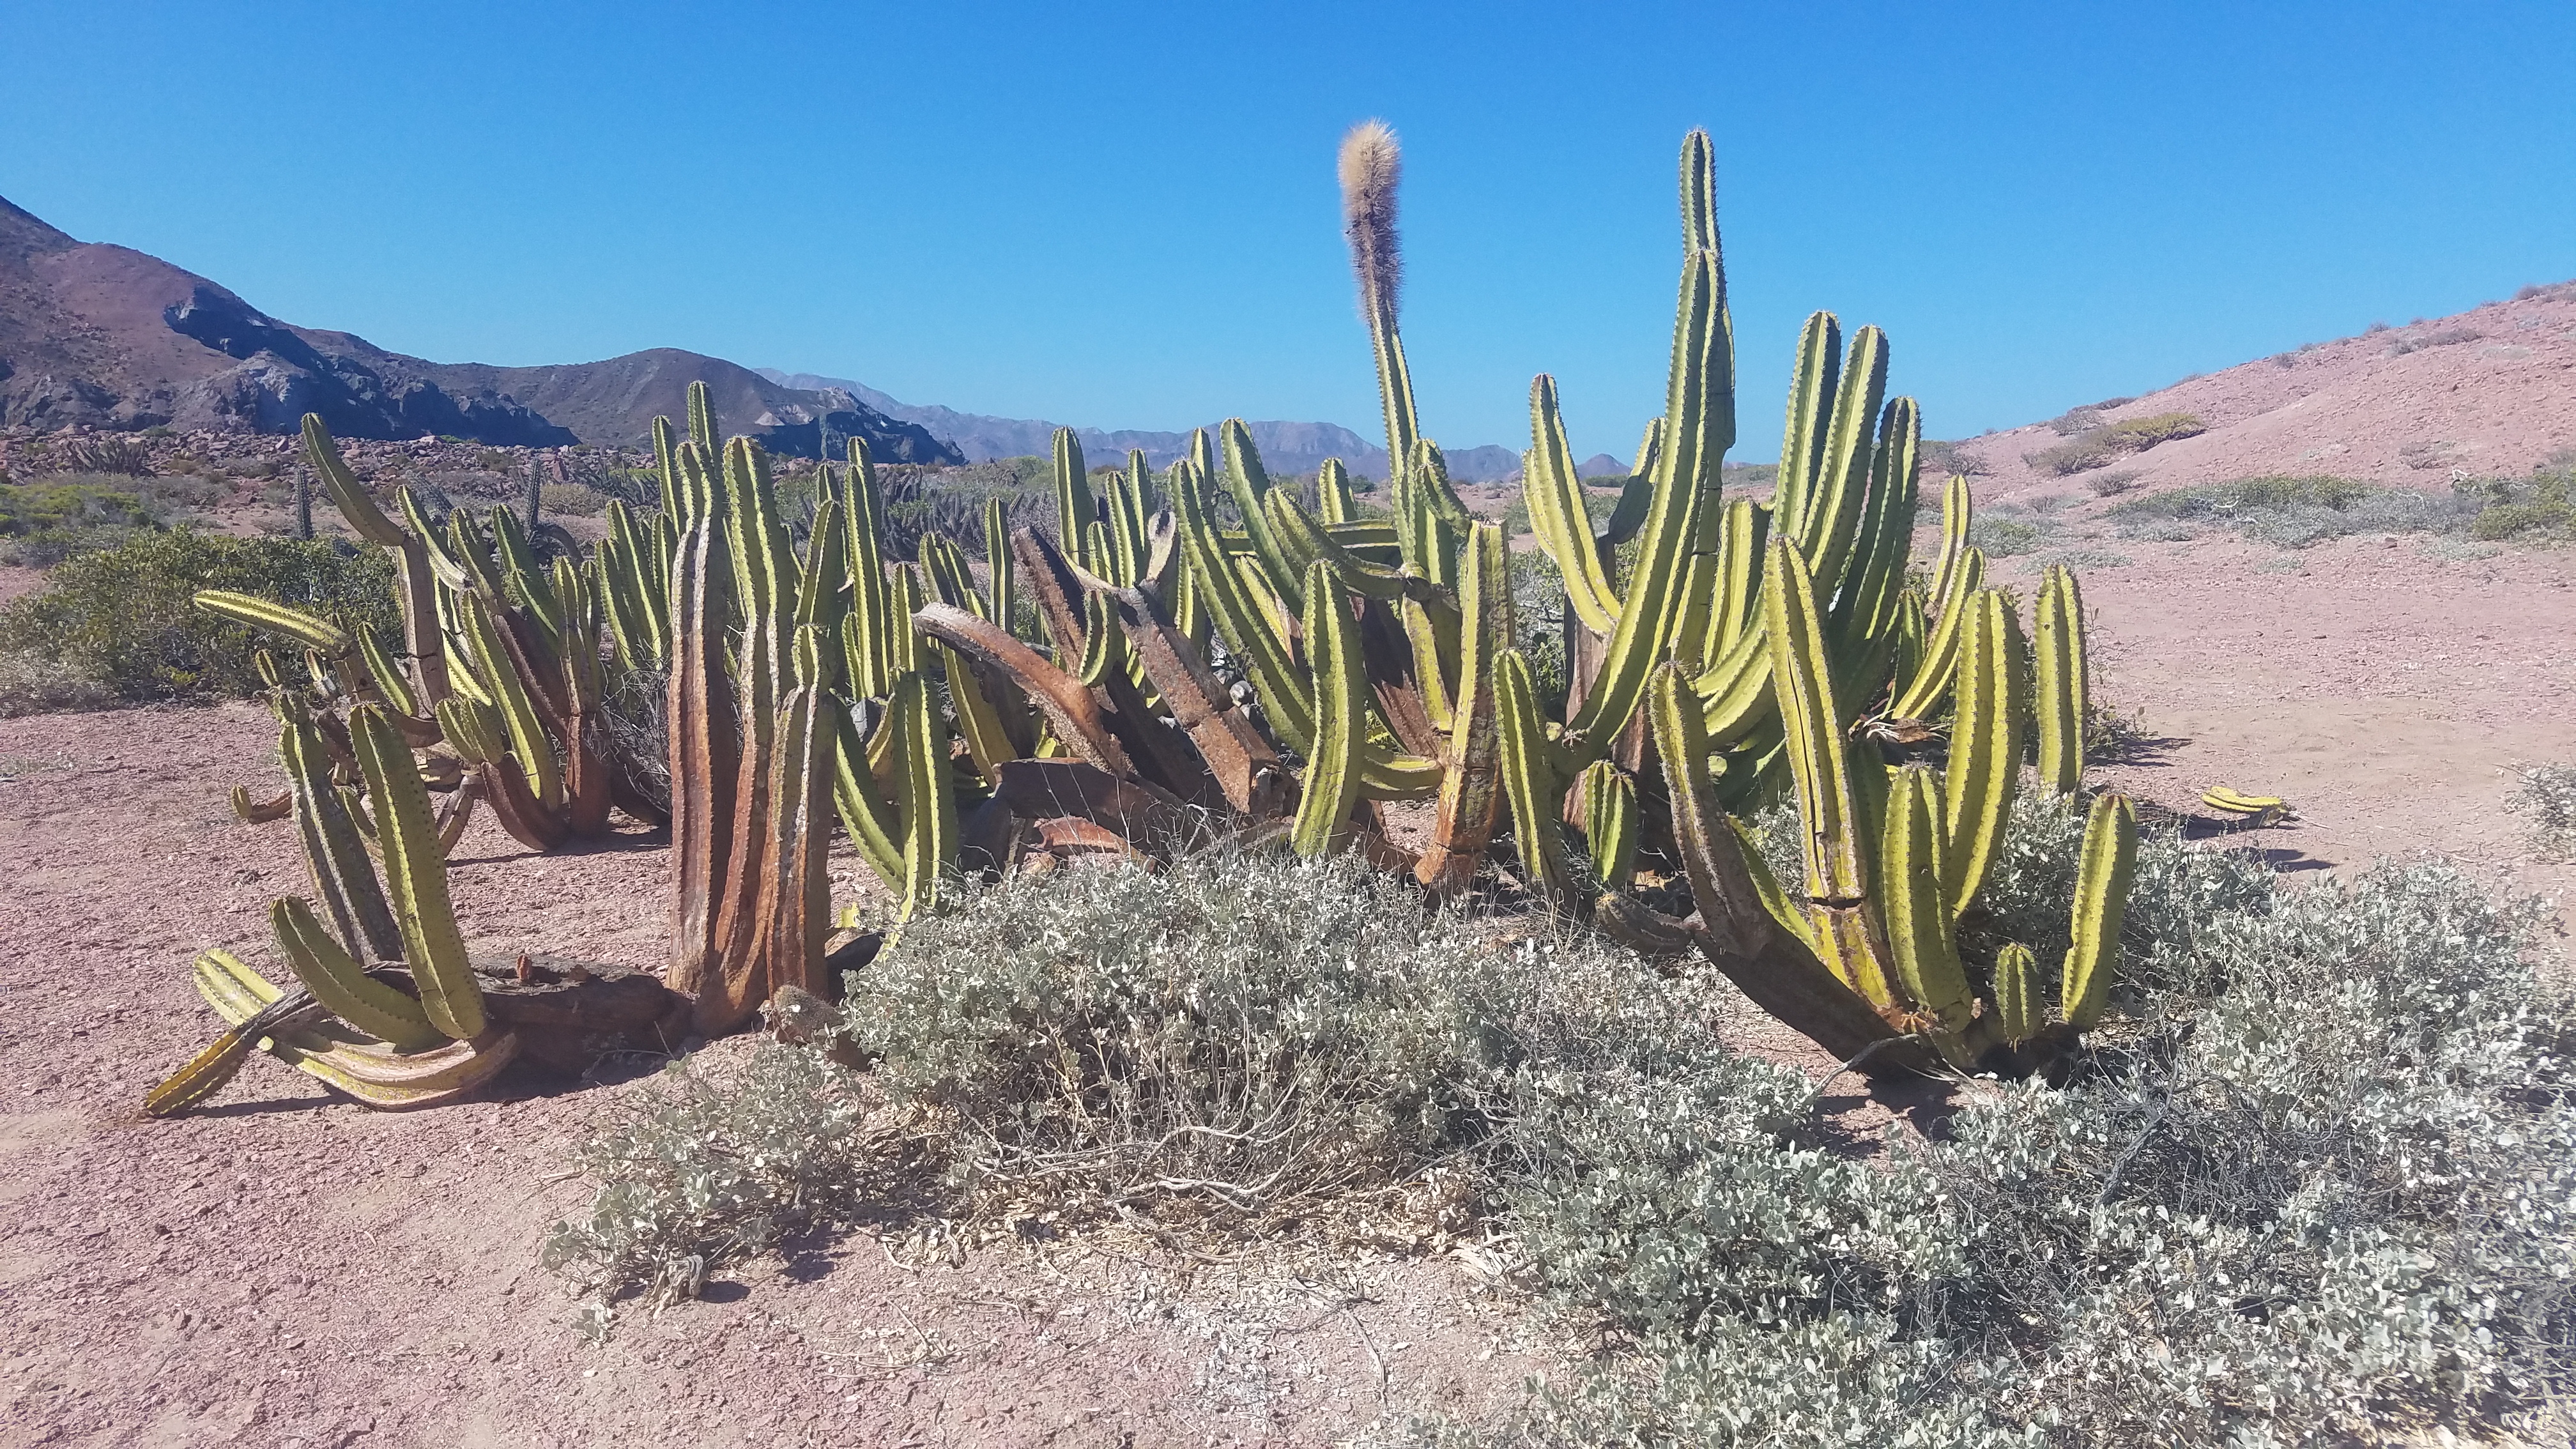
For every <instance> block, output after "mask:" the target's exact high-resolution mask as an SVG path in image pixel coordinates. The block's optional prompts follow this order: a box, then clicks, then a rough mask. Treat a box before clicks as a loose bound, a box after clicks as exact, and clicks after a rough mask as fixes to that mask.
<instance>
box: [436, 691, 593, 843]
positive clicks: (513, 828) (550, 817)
mask: <svg viewBox="0 0 2576 1449" xmlns="http://www.w3.org/2000/svg"><path fill="white" fill-rule="evenodd" d="M438 721H439V727H440V729H441V730H443V731H444V732H445V733H446V736H447V742H448V744H449V745H450V746H451V747H452V748H454V749H455V751H456V753H457V755H458V756H459V757H460V758H462V759H463V760H464V761H465V763H467V764H469V765H472V766H473V767H474V769H475V778H477V779H479V780H480V781H482V783H483V793H484V794H485V795H486V796H488V797H489V798H490V800H491V802H492V816H493V818H494V819H496V820H498V821H500V822H501V828H502V830H504V831H506V832H508V834H509V836H510V838H511V839H512V840H515V841H517V842H519V843H520V844H521V845H524V846H526V847H528V848H529V849H530V850H537V851H546V850H552V849H554V848H555V847H556V846H558V845H561V844H563V842H564V837H565V836H566V835H568V834H570V827H569V824H568V823H567V822H566V820H565V818H564V816H563V814H562V812H560V811H554V810H549V809H547V808H546V807H545V806H543V805H541V804H539V803H538V801H537V797H536V796H534V795H532V794H530V793H529V792H528V779H527V775H526V774H525V773H524V772H522V771H521V770H520V769H519V767H518V766H516V765H515V764H512V763H511V761H510V746H509V730H508V727H507V726H506V725H504V724H503V723H502V722H501V714H500V711H498V710H496V709H494V708H492V707H491V706H490V705H488V704H483V703H481V702H479V701H477V700H474V699H470V698H468V697H467V696H465V695H464V694H461V693H460V694H455V695H451V696H449V698H448V699H447V701H446V702H445V703H443V704H441V705H439V707H438ZM443 833H444V832H442V834H443Z"/></svg>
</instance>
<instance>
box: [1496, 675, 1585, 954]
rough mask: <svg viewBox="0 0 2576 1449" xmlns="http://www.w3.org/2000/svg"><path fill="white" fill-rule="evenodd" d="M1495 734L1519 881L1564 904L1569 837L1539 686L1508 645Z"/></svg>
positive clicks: (1537, 893)
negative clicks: (1543, 721)
mask: <svg viewBox="0 0 2576 1449" xmlns="http://www.w3.org/2000/svg"><path fill="white" fill-rule="evenodd" d="M1494 740H1495V746H1496V753H1497V755H1498V756H1499V758H1500V761H1501V765H1502V775H1503V794H1504V797H1505V798H1506V799H1507V800H1509V801H1510V802H1511V810H1512V844H1513V847H1514V849H1515V850H1516V851H1517V852H1518V853H1519V855H1520V864H1521V869H1520V873H1521V884H1522V887H1523V888H1524V889H1526V890H1527V891H1528V892H1529V893H1530V894H1531V895H1534V896H1536V897H1538V898H1539V899H1540V900H1542V901H1545V902H1547V903H1548V904H1549V905H1551V906H1554V907H1558V908H1562V907H1564V906H1566V905H1568V904H1570V903H1571V901H1572V894H1571V892H1569V891H1568V890H1567V888H1566V879H1565V840H1564V835H1563V830H1562V827H1561V826H1560V824H1559V823H1558V817H1557V807H1556V798H1557V794H1558V786H1557V781H1556V772H1555V767H1554V766H1553V764H1552V763H1551V762H1550V760H1549V757H1548V756H1549V750H1548V739H1547V735H1546V732H1545V728H1544V726H1543V725H1542V724H1541V722H1540V720H1539V714H1538V692H1537V690H1536V689H1535V688H1533V687H1532V685H1531V682H1530V670H1529V661H1528V660H1527V659H1524V658H1523V657H1522V656H1521V652H1520V651H1519V650H1517V649H1506V650H1504V651H1503V652H1502V656H1501V657H1500V658H1499V659H1497V660H1496V661H1495V665H1494Z"/></svg>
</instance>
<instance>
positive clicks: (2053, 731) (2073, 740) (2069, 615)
mask: <svg viewBox="0 0 2576 1449" xmlns="http://www.w3.org/2000/svg"><path fill="white" fill-rule="evenodd" d="M2038 614H2039V629H2038V640H2037V648H2036V649H2035V650H2034V651H2033V657H2034V658H2035V659H2036V661H2037V668H2036V670H2035V671H2034V672H2035V673H2036V675H2037V676H2038V681H2037V682H2038V689H2037V691H2036V693H2037V698H2036V700H2035V705H2036V713H2037V716H2038V720H2039V779H2040V783H2041V784H2042V785H2044V786H2046V787H2047V788H2048V789H2051V790H2054V791H2056V792H2057V793H2058V794H2060V795H2072V794H2074V793H2075V792H2076V791H2077V790H2078V789H2080V788H2081V787H2082V786H2083V784H2084V724H2085V714H2086V705H2087V701H2086V698H2085V677H2084V676H2085V672H2086V660H2085V649H2084V642H2085V641H2084V597H2083V595H2082V594H2080V593H2078V592H2077V591H2076V587H2075V574H2074V571H2073V570H2071V569H2068V568H2067V567H2066V566H2064V565H2063V564H2059V565H2055V566H2053V567H2051V568H2050V569H2049V571H2048V576H2047V578H2046V579H2045V580H2043V581H2042V582H2041V584H2040V586H2039V607H2038Z"/></svg>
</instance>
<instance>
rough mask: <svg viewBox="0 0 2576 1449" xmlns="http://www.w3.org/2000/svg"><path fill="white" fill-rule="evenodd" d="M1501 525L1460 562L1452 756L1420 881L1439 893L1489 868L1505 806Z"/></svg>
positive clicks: (1471, 544)
mask: <svg viewBox="0 0 2576 1449" xmlns="http://www.w3.org/2000/svg"><path fill="white" fill-rule="evenodd" d="M1507 547H1508V544H1507V543H1506V541H1505V540H1504V538H1503V530H1502V528H1501V526H1500V525H1498V524H1491V523H1479V524H1477V525H1475V526H1474V527H1473V528H1471V529H1470V530H1468V534H1467V555H1466V557H1465V558H1464V559H1463V560H1461V562H1462V564H1463V568H1462V570H1461V573H1462V577H1461V579H1460V584H1461V588H1460V590H1459V600H1458V604H1459V611H1460V613H1461V615H1462V616H1463V619H1462V623H1463V627H1462V628H1461V629H1460V631H1459V651H1458V687H1459V696H1458V698H1456V699H1455V700H1453V701H1451V702H1450V707H1449V716H1450V720H1449V728H1448V731H1447V735H1448V738H1447V741H1446V744H1447V751H1446V754H1445V755H1444V757H1443V758H1442V760H1441V764H1442V766H1443V769H1442V772H1441V777H1440V808H1439V812H1438V813H1437V814H1436V815H1435V816H1434V817H1433V819H1432V826H1431V841H1430V845H1429V848H1427V849H1426V850H1424V851H1423V853H1422V859H1421V860H1420V861H1419V862H1418V863H1417V864H1416V865H1415V867H1414V880H1415V881H1416V882H1417V883H1419V884H1420V885H1421V886H1422V887H1423V888H1424V889H1425V890H1428V891H1430V892H1431V893H1432V894H1433V895H1435V896H1446V895H1452V894H1455V893H1457V892H1459V891H1463V890H1465V889H1466V888H1467V885H1468V883H1469V882H1471V881H1472V880H1474V879H1475V876H1476V870H1477V867H1478V866H1480V865H1482V864H1483V862H1484V858H1485V850H1486V847H1487V845H1488V844H1489V843H1490V842H1491V840H1492V839H1493V835H1494V825H1495V818H1494V817H1495V815H1496V813H1497V812H1498V811H1499V810H1500V809H1501V808H1502V797H1503V791H1502V781H1501V778H1500V776H1501V767H1500V763H1499V760H1498V759H1497V754H1498V751H1499V749H1500V745H1499V743H1498V737H1497V731H1498V725H1497V722H1496V707H1495V699H1494V669H1495V661H1496V660H1497V659H1498V658H1499V657H1500V656H1501V655H1502V653H1503V651H1504V650H1506V649H1509V648H1510V647H1511V644H1512V586H1511V573H1510V566H1509V563H1508V561H1507V558H1506V554H1505V550H1506V548H1507Z"/></svg>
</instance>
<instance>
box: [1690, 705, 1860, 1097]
mask: <svg viewBox="0 0 2576 1449" xmlns="http://www.w3.org/2000/svg"><path fill="white" fill-rule="evenodd" d="M1646 709H1647V714H1648V718H1649V719H1650V721H1651V723H1652V728H1653V731H1654V736H1655V753H1656V756H1657V758H1659V759H1660V760H1661V761H1662V762H1663V770H1664V782H1665V787H1666V793H1667V794H1668V795H1669V796H1670V798H1671V801H1672V811H1673V839H1674V841H1675V843H1676V844H1678V845H1679V846H1680V847H1681V851H1682V861H1683V866H1684V869H1685V871H1686V872H1687V874H1688V878H1689V880H1690V887H1691V897H1692V899H1693V900H1694V901H1696V902H1697V903H1698V905H1699V915H1700V921H1701V925H1702V929H1701V930H1700V932H1699V933H1698V938H1697V939H1698V943H1699V947H1700V951H1701V954H1703V955H1705V956H1706V957H1708V959H1709V961H1710V962H1711V963H1712V964H1714V965H1715V966H1716V967H1717V968H1718V970H1719V971H1720V972H1722V973H1724V974H1725V976H1726V978H1727V979H1728V980H1730V981H1733V982H1734V983H1735V984H1736V985H1737V986H1738V987H1739V988H1740V989H1742V990H1743V992H1744V994H1745V995H1746V996H1748V997H1750V998H1751V999H1752V1001H1753V1003H1754V1004H1755V1005H1757V1006H1759V1007H1761V1008H1762V1009H1763V1010H1764V1011H1767V1012H1769V1013H1771V1015H1773V1016H1775V1017H1777V1018H1779V1019H1780V1020H1781V1021H1783V1022H1786V1023H1787V1024H1788V1025H1789V1026H1791V1027H1792V1028H1794V1029H1796V1030H1798V1031H1801V1032H1804V1033H1805V1034H1806V1035H1807V1036H1809V1037H1810V1038H1812V1039H1813V1040H1815V1041H1816V1042H1817V1043H1818V1044H1819V1045H1821V1046H1823V1047H1824V1048H1825V1049H1826V1050H1827V1051H1829V1052H1832V1053H1833V1054H1834V1055H1836V1056H1838V1057H1851V1056H1855V1055H1857V1054H1859V1053H1860V1052H1861V1051H1862V1050H1863V1049H1864V1048H1867V1047H1869V1046H1870V1045H1872V1044H1873V1043H1876V1042H1879V1041H1883V1040H1885V1039H1886V1038H1887V1037H1888V1035H1889V1034H1890V1033H1889V1031H1888V1028H1887V1025H1886V1023H1885V1022H1883V1021H1881V1020H1880V1019H1879V1016H1878V1014H1877V1013H1876V1012H1874V1011H1872V1010H1871V1009H1870V1006H1869V1004H1868V1003H1867V1002H1865V1001H1863V1000H1861V999H1860V998H1859V997H1858V996H1856V995H1854V994H1853V993H1852V990H1851V988H1850V987H1849V986H1847V985H1846V984H1844V983H1843V982H1842V981H1840V980H1838V979H1836V977H1835V976H1834V975H1833V973H1832V972H1831V971H1829V970H1827V969H1826V967H1825V965H1824V964H1823V963H1822V962H1821V961H1820V960H1819V959H1818V958H1817V955H1816V953H1815V951H1814V950H1813V949H1812V948H1811V947H1810V945H1809V944H1808V943H1807V939H1806V937H1805V933H1804V931H1803V929H1802V928H1801V927H1800V926H1799V925H1798V924H1797V923H1796V922H1795V920H1794V911H1793V910H1792V908H1790V907H1789V905H1788V904H1787V902H1786V901H1784V900H1780V899H1777V897H1778V896H1779V893H1780V892H1779V887H1778V885H1777V884H1776V883H1774V882H1772V881H1771V880H1770V873H1769V872H1768V871H1766V870H1763V869H1762V865H1761V855H1760V853H1759V852H1758V851H1755V850H1754V849H1752V847H1751V844H1750V842H1749V841H1747V840H1746V839H1745V837H1744V835H1743V833H1742V831H1741V827H1739V826H1738V825H1737V824H1736V823H1735V822H1734V821H1733V820H1731V819H1730V818H1728V817H1727V816H1726V815H1725V814H1723V813H1722V812H1720V811H1719V810H1718V808H1717V802H1716V799H1715V791H1714V789H1713V788H1712V786H1711V783H1710V781H1709V776H1708V741H1707V737H1706V736H1705V735H1703V734H1701V733H1700V727H1699V711H1698V709H1697V708H1696V706H1695V704H1694V702H1693V701H1692V700H1691V699H1690V697H1689V693H1688V689H1687V687H1686V685H1685V682H1684V681H1683V679H1682V677H1681V673H1680V671H1678V670H1676V669H1674V668H1673V667H1671V666H1670V665H1663V666H1659V667H1658V668H1657V669H1656V671H1655V674H1654V676H1653V678H1652V680H1651V681H1650V684H1649V687H1648V689H1647V696H1646ZM1881 1055H1882V1056H1884V1055H1886V1054H1885V1053H1881Z"/></svg>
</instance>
